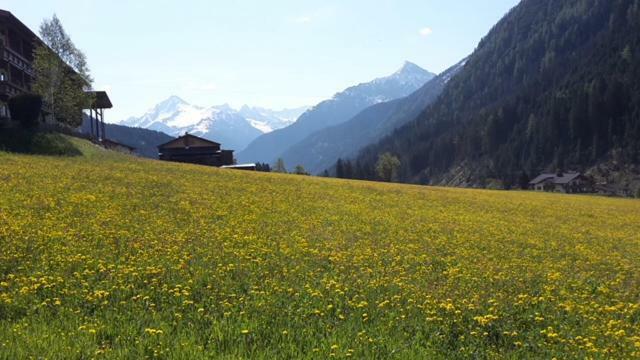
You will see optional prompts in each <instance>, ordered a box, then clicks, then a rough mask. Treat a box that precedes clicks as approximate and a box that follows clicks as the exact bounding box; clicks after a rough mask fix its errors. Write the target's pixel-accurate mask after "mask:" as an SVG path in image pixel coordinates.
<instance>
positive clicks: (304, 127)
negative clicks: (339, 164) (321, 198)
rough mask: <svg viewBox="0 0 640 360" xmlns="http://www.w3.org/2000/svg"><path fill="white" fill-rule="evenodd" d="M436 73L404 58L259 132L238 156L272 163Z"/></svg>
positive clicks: (420, 83)
mask: <svg viewBox="0 0 640 360" xmlns="http://www.w3.org/2000/svg"><path fill="white" fill-rule="evenodd" d="M433 77H435V75H434V74H432V73H430V72H428V71H427V70H424V69H422V68H420V67H418V66H417V65H415V64H412V63H408V62H405V64H403V66H402V68H401V69H400V70H398V71H396V72H394V73H393V74H391V75H389V76H386V77H381V78H376V79H374V80H372V81H370V82H366V83H361V84H358V85H354V86H351V87H348V88H347V89H345V90H343V91H341V92H338V93H336V94H335V95H334V96H333V97H332V98H330V99H328V100H325V101H323V102H321V103H319V104H317V105H316V106H314V107H312V108H310V109H309V110H307V111H306V112H305V113H304V114H302V115H301V116H300V118H299V119H298V121H296V122H295V123H293V124H292V125H290V126H288V127H286V128H283V129H280V130H277V131H274V132H272V133H269V134H265V135H262V136H260V137H259V138H257V139H256V140H255V141H253V142H252V143H251V144H250V145H249V146H248V147H247V148H246V149H245V150H243V151H242V152H240V153H239V154H238V159H239V160H240V161H242V162H266V163H273V162H275V160H276V159H277V158H278V157H279V156H280V155H281V154H282V153H283V152H284V151H286V150H287V149H288V148H289V147H290V146H292V145H294V144H296V143H297V142H299V141H301V140H303V139H304V138H305V137H307V136H309V135H310V134H312V133H314V132H315V131H318V130H321V129H323V128H327V127H329V126H333V125H337V124H340V123H342V122H344V121H347V120H349V119H350V118H352V117H353V116H355V115H356V114H357V113H359V112H360V111H362V110H364V109H365V108H367V107H369V106H371V105H374V104H377V103H381V102H386V101H390V100H394V99H397V98H401V97H404V96H407V95H409V94H411V93H412V92H414V91H415V90H417V89H418V88H419V87H421V86H422V85H424V84H425V83H426V82H427V81H429V80H431V79H432V78H433Z"/></svg>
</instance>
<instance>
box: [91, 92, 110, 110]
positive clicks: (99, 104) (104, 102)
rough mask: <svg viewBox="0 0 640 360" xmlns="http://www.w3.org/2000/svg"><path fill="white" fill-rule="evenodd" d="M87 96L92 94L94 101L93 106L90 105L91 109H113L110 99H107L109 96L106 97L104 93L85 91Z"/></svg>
mask: <svg viewBox="0 0 640 360" xmlns="http://www.w3.org/2000/svg"><path fill="white" fill-rule="evenodd" d="M87 93H88V94H93V95H94V96H95V99H94V100H93V104H91V108H92V109H111V108H113V104H112V103H111V99H109V95H107V92H106V91H87Z"/></svg>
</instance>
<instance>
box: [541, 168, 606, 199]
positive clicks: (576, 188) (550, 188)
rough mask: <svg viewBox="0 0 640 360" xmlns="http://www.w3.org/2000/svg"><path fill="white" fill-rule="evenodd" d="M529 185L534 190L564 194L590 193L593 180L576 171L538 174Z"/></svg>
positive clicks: (592, 189) (592, 188)
mask: <svg viewBox="0 0 640 360" xmlns="http://www.w3.org/2000/svg"><path fill="white" fill-rule="evenodd" d="M529 186H530V188H531V189H532V190H535V191H547V192H561V193H566V194H577V193H591V192H593V191H594V187H593V181H591V179H590V178H589V177H587V176H584V175H583V174H581V173H578V172H569V173H562V172H560V173H557V174H551V173H547V174H540V175H539V176H538V177H536V178H535V179H533V180H532V181H531V182H530V183H529Z"/></svg>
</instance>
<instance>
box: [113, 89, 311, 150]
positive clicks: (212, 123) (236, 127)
mask: <svg viewBox="0 0 640 360" xmlns="http://www.w3.org/2000/svg"><path fill="white" fill-rule="evenodd" d="M306 109H307V108H306V107H302V108H298V109H285V110H281V111H274V110H269V109H264V108H259V107H249V106H243V107H242V108H241V109H240V110H235V109H233V108H232V107H230V106H229V105H226V104H225V105H220V106H212V107H208V108H205V107H200V106H196V105H192V104H189V103H188V102H186V101H184V100H183V99H181V98H179V97H178V96H171V97H170V98H168V99H166V100H164V101H162V102H160V103H159V104H157V105H156V106H154V107H153V108H152V109H150V110H149V111H147V112H146V113H145V114H143V115H142V116H140V117H130V118H128V119H126V120H123V121H121V122H119V125H123V126H128V127H135V128H144V129H148V130H155V131H161V132H163V133H166V134H168V135H170V136H174V137H176V136H180V135H183V134H185V133H190V134H193V135H196V136H200V137H203V138H206V139H209V140H214V141H217V142H219V143H221V144H223V145H224V147H225V148H227V149H232V150H236V151H239V150H242V149H244V148H245V147H246V146H247V145H248V144H249V143H250V142H251V141H253V140H254V139H256V138H257V137H258V136H260V135H262V134H264V133H268V132H271V131H273V130H276V129H279V128H282V127H285V126H288V125H289V124H291V123H293V122H295V121H296V119H297V118H298V116H300V114H302V113H303V112H304V111H305V110H306Z"/></svg>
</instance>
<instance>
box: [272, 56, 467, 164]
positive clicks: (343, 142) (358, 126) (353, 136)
mask: <svg viewBox="0 0 640 360" xmlns="http://www.w3.org/2000/svg"><path fill="white" fill-rule="evenodd" d="M464 63H465V60H463V61H461V62H460V63H458V64H456V65H454V66H453V67H451V68H450V69H447V70H446V71H444V72H443V73H442V74H440V75H438V76H436V77H435V78H433V79H431V80H429V82H427V83H426V84H425V85H424V86H422V87H421V88H420V89H418V90H417V91H416V92H414V93H412V94H411V95H409V96H407V97H404V98H401V99H397V100H392V101H389V102H383V103H380V104H376V105H373V106H371V107H368V108H366V109H364V110H363V111H362V112H360V113H358V114H357V115H356V116H354V117H353V118H351V119H350V120H348V121H345V122H344V123H342V124H339V125H336V126H332V127H329V128H326V129H322V130H320V131H317V132H315V133H313V134H311V135H309V136H308V137H307V138H305V139H304V140H302V141H300V142H299V143H297V144H295V145H293V146H291V147H290V148H289V149H288V150H287V151H285V152H284V153H283V154H282V156H281V157H282V159H283V160H284V162H285V164H289V165H291V166H294V165H303V166H304V168H305V169H306V170H307V171H309V172H310V173H312V174H319V173H321V172H322V171H324V170H327V169H329V168H330V167H332V166H333V165H334V164H335V163H336V161H337V160H338V159H350V158H353V157H356V156H357V155H358V153H359V151H360V150H361V149H363V148H364V147H366V146H367V145H370V144H373V143H375V142H377V141H379V140H380V139H381V138H383V137H384V136H386V135H389V134H391V133H392V132H393V130H395V129H396V128H398V127H400V126H402V125H404V124H406V123H408V122H410V121H412V120H414V119H415V118H416V117H417V116H418V115H420V113H421V112H422V111H424V109H425V108H426V107H427V106H429V105H431V104H432V103H433V102H434V101H435V100H436V99H437V98H438V96H440V94H441V93H442V90H443V89H444V87H445V86H446V84H447V83H448V82H449V80H450V79H451V78H452V77H454V76H455V75H456V74H457V73H458V72H459V71H460V70H461V69H462V68H463V67H464Z"/></svg>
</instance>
